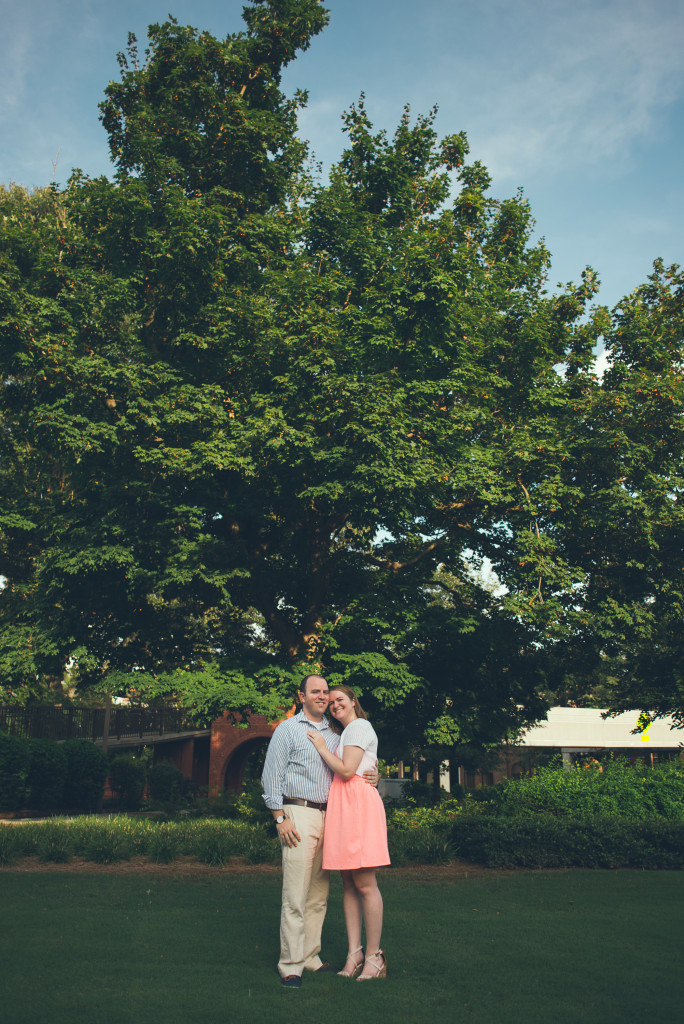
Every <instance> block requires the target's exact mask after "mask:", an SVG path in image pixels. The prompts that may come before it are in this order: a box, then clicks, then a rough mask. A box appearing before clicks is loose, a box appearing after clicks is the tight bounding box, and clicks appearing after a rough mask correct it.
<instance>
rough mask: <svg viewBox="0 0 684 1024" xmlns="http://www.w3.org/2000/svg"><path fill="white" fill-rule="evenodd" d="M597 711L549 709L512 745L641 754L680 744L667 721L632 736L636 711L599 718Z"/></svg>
mask: <svg viewBox="0 0 684 1024" xmlns="http://www.w3.org/2000/svg"><path fill="white" fill-rule="evenodd" d="M603 714H605V711H602V710H601V709H600V708H551V709H550V710H549V713H548V715H547V716H546V721H545V722H539V723H538V724H537V725H533V726H532V727H531V728H530V729H528V730H527V732H525V733H524V734H523V736H522V738H521V739H519V740H518V741H517V743H516V746H522V747H564V748H566V749H568V750H596V749H599V748H601V747H606V748H609V749H610V748H613V749H618V748H624V747H638V748H639V749H641V750H649V749H651V750H652V749H653V748H654V747H657V748H659V749H661V750H662V749H663V748H670V749H673V748H674V749H676V748H677V747H680V746H681V745H682V743H684V729H682V728H679V729H673V728H671V726H672V725H673V724H674V723H673V720H672V718H671V717H669V716H668V718H659V719H657V721H655V722H653V723H652V724H651V725H650V726H649V728H648V729H647V730H646V732H645V733H642V734H640V733H633V732H632V729H635V728H636V724H637V719H638V718H639V712H638V711H629V712H626V713H624V714H621V715H616V716H615V717H614V718H602V717H601V716H602V715H603Z"/></svg>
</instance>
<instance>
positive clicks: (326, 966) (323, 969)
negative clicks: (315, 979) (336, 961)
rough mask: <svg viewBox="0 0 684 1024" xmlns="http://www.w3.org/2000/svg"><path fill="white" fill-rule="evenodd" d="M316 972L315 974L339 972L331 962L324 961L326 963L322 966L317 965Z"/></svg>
mask: <svg viewBox="0 0 684 1024" xmlns="http://www.w3.org/2000/svg"><path fill="white" fill-rule="evenodd" d="M314 973H315V974H337V971H336V970H335V968H334V967H332V966H331V965H330V964H329V963H324V964H321V966H320V967H317V968H316V970H315V972H314Z"/></svg>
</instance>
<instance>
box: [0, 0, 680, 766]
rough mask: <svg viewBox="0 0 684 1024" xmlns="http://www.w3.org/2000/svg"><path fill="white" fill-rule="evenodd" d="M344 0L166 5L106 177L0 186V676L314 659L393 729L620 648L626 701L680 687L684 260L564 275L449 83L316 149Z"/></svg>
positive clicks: (265, 679)
mask: <svg viewBox="0 0 684 1024" xmlns="http://www.w3.org/2000/svg"><path fill="white" fill-rule="evenodd" d="M326 20H327V15H326V12H325V11H324V10H323V9H322V8H321V7H320V5H319V4H318V3H317V2H315V0H254V2H252V4H251V6H249V7H247V8H246V9H245V21H246V26H247V28H246V31H245V32H243V33H240V34H237V35H234V36H230V37H228V38H227V39H226V40H224V41H220V40H217V39H215V38H213V37H211V36H210V35H208V34H207V33H198V32H197V31H196V30H195V29H192V28H184V27H181V26H179V25H178V24H177V23H176V22H175V21H173V20H171V21H169V22H167V23H166V24H164V25H161V26H152V27H151V29H150V32H149V47H148V50H147V51H146V58H145V63H144V64H143V65H142V66H141V65H140V61H139V57H138V52H137V44H136V41H135V40H134V39H133V38H131V39H130V40H129V49H128V52H127V54H126V55H121V56H120V64H121V71H122V73H121V82H119V83H111V84H110V86H109V87H108V89H107V90H106V99H105V101H104V102H103V103H102V104H101V111H102V121H103V124H104V126H105V128H106V129H107V131H108V133H109V138H110V147H111V152H112V156H113V159H114V161H115V164H116V168H117V172H116V176H115V177H114V179H113V180H108V179H106V178H98V179H94V180H91V179H88V178H86V177H84V176H83V175H82V174H80V173H79V172H76V173H75V174H74V175H73V176H72V178H71V180H70V182H69V183H68V185H67V186H66V188H64V189H59V188H56V187H52V188H47V189H44V190H39V191H38V192H35V193H33V194H28V193H26V192H25V191H24V190H22V189H20V188H16V187H15V188H11V189H9V190H4V191H3V192H2V193H1V194H0V206H1V209H2V217H3V231H2V240H1V242H0V276H1V277H2V280H3V285H4V287H3V292H2V298H1V299H0V302H1V303H2V305H1V307H0V332H1V341H2V354H1V355H0V359H1V361H2V367H1V369H2V383H1V384H0V416H1V420H0V446H1V449H0V476H1V477H2V494H3V505H2V513H1V515H2V518H1V520H0V530H1V541H2V544H1V553H2V557H1V561H0V572H2V574H3V575H4V576H5V578H6V581H7V583H6V586H5V587H4V589H3V590H2V592H1V593H0V630H1V632H2V655H1V659H0V673H1V676H2V678H1V679H0V682H2V685H3V687H4V688H5V692H6V694H8V695H14V697H13V699H22V700H24V699H30V698H31V696H32V695H34V696H35V695H37V694H38V693H39V692H40V690H41V688H43V687H44V686H45V685H46V682H49V681H50V680H59V679H61V678H62V676H63V674H64V672H65V669H66V667H67V666H70V671H71V672H72V674H73V675H74V678H75V679H76V680H77V681H78V683H79V685H80V686H81V687H87V686H89V685H94V684H101V683H103V681H104V682H105V683H106V685H107V686H108V687H110V688H111V687H115V686H118V687H125V688H128V689H129V690H130V689H137V690H139V691H141V692H145V693H156V694H164V693H168V694H170V693H174V694H178V695H180V696H181V697H182V699H184V700H185V702H187V703H191V704H193V705H194V706H195V707H196V709H197V713H198V715H199V716H200V717H204V718H206V719H208V718H211V717H212V716H214V715H215V714H217V713H219V712H220V711H222V710H223V709H224V708H228V707H230V708H232V709H233V710H241V709H246V708H251V709H252V710H258V711H264V712H266V713H268V714H274V713H275V712H276V709H277V708H279V707H282V705H283V703H284V702H285V701H286V700H287V698H288V697H289V696H290V695H291V693H292V688H293V686H292V684H293V680H294V679H296V678H298V676H299V675H300V674H301V672H302V671H303V670H306V669H307V668H312V667H316V668H317V669H318V670H320V671H324V672H325V673H326V676H327V678H328V679H329V680H330V681H340V680H342V679H344V680H346V681H348V682H351V683H353V684H356V685H358V686H359V687H360V689H361V690H362V691H363V694H364V698H365V700H366V701H367V702H369V703H370V704H371V706H372V707H373V708H374V710H375V711H376V713H377V714H378V716H380V717H381V718H382V720H383V721H384V723H385V727H386V729H387V731H388V733H391V734H392V735H393V736H394V737H395V738H396V740H397V744H399V743H400V742H407V743H408V742H410V743H413V744H418V745H420V744H423V745H424V744H426V743H429V744H432V745H435V746H450V745H453V744H454V743H478V744H486V743H489V742H495V741H497V740H499V739H501V738H502V737H503V736H505V735H506V734H507V733H509V732H510V731H511V730H514V729H516V728H518V727H520V726H521V725H524V724H525V723H528V722H531V721H534V720H536V719H537V718H538V717H539V716H540V715H541V714H543V711H544V709H545V707H546V697H545V694H548V692H549V691H550V690H553V689H554V687H555V688H556V689H557V688H558V687H562V685H563V679H564V677H565V676H566V675H567V674H568V672H570V671H572V668H573V666H576V665H580V664H581V665H583V666H584V667H585V668H587V670H588V671H590V670H591V669H592V666H594V667H595V666H596V665H597V664H598V663H599V661H600V659H601V658H605V657H606V656H610V658H611V659H612V661H611V665H612V666H613V670H614V679H615V680H616V682H615V683H614V688H613V697H612V699H613V702H614V706H615V707H616V708H617V707H632V706H633V707H636V708H639V709H645V710H648V711H650V712H653V713H671V712H676V713H677V714H681V713H682V709H683V708H684V702H683V701H682V678H681V672H680V669H679V665H680V664H681V658H678V656H677V655H678V653H679V652H680V651H681V640H680V639H679V636H680V631H679V630H678V628H677V627H678V625H679V623H680V622H681V616H682V607H681V602H682V589H681V579H682V576H681V573H682V568H683V564H682V556H683V545H682V540H683V536H684V535H683V532H682V505H681V486H682V474H681V466H682V408H683V402H684V391H683V386H682V337H683V335H682V290H683V285H684V281H683V279H682V275H681V273H680V272H679V270H678V268H669V269H668V268H665V267H663V266H662V265H661V264H659V263H656V265H655V269H654V274H653V276H652V278H651V279H650V281H649V282H648V283H647V284H646V285H644V286H643V287H641V288H639V289H637V290H636V291H635V292H633V293H632V295H630V296H628V297H627V298H626V299H625V300H623V302H622V303H621V304H619V305H618V307H617V308H616V310H614V311H613V313H612V314H610V313H609V312H608V311H607V310H606V309H604V308H602V307H600V306H597V307H594V306H592V305H591V303H592V301H593V300H594V297H595V295H596V292H597V288H598V280H597V278H596V275H595V274H594V273H593V271H591V270H589V269H588V270H587V271H585V273H584V275H583V277H582V280H581V282H580V283H579V284H577V285H572V284H569V285H567V286H565V287H564V288H563V289H561V290H560V291H558V292H557V293H551V292H549V290H548V274H549V265H550V257H549V253H548V252H547V250H546V248H545V246H544V244H543V243H542V242H535V241H534V240H533V233H534V222H533V220H532V216H531V212H530V209H529V206H528V204H527V201H526V200H525V199H524V197H523V196H522V194H518V195H516V196H514V197H512V198H510V199H507V200H495V199H493V198H491V197H490V195H489V187H490V179H489V176H488V174H487V172H486V170H485V168H484V167H483V166H482V165H481V164H480V163H478V162H477V161H475V162H468V143H467V139H466V137H465V135H464V134H463V133H459V134H455V135H452V136H450V137H448V138H446V139H442V140H440V139H439V138H438V137H437V135H436V132H435V129H434V111H433V112H432V113H430V114H428V115H426V116H419V117H417V118H415V119H413V118H412V117H411V114H410V111H408V110H406V111H405V114H404V116H403V117H402V119H401V122H400V124H399V125H398V127H397V129H396V132H395V133H394V135H393V136H392V137H389V136H388V135H387V134H386V133H384V132H382V131H376V130H375V129H374V127H373V125H372V124H371V122H370V119H369V116H368V114H367V111H366V109H365V106H364V101H363V97H361V99H360V100H359V102H358V103H357V104H355V105H354V106H353V107H352V108H351V109H350V110H349V111H347V113H346V114H345V115H344V124H345V130H346V134H347V146H346V149H345V150H344V152H343V154H342V155H341V158H340V160H339V162H338V163H337V164H336V165H335V166H334V167H333V169H332V171H331V173H330V178H329V181H325V182H321V181H319V180H318V179H317V177H316V176H315V175H313V174H312V173H311V172H310V170H309V169H308V168H307V165H306V163H305V161H306V146H305V145H304V143H303V142H301V141H300V140H299V139H298V137H297V135H296V112H297V108H298V107H299V106H300V105H301V104H302V103H303V102H304V101H305V97H304V96H303V95H298V96H297V97H295V99H294V100H288V99H287V98H285V97H284V96H283V94H282V93H281V91H280V73H281V70H282V68H283V67H284V66H285V65H286V64H287V63H288V62H289V61H291V60H292V59H293V58H294V57H295V55H296V53H297V51H299V50H302V49H305V48H306V47H307V46H308V45H309V42H310V40H311V38H312V37H313V36H314V35H315V34H316V33H317V32H318V31H320V30H321V29H322V28H323V26H324V24H325V22H326ZM600 338H603V339H604V342H605V344H606V347H607V349H608V352H609V354H610V362H609V369H608V371H607V372H606V374H605V375H604V377H603V378H602V379H599V378H598V377H597V375H596V373H595V370H594V349H595V346H596V344H597V341H598V340H599V339H600Z"/></svg>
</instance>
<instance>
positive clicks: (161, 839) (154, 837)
mask: <svg viewBox="0 0 684 1024" xmlns="http://www.w3.org/2000/svg"><path fill="white" fill-rule="evenodd" d="M180 849H181V836H180V834H179V832H178V829H177V828H176V827H175V826H173V825H168V824H160V825H154V826H153V827H152V829H151V831H150V833H149V836H148V841H147V846H146V853H147V856H148V857H149V858H150V859H151V860H153V861H155V862H156V863H157V864H171V863H172V862H173V861H174V860H175V859H176V857H177V856H178V854H179V853H180Z"/></svg>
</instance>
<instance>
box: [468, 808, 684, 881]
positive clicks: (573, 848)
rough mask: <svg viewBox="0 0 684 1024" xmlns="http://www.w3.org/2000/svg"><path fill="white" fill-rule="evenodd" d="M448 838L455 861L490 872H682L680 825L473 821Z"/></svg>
mask: <svg viewBox="0 0 684 1024" xmlns="http://www.w3.org/2000/svg"><path fill="white" fill-rule="evenodd" d="M451 838H452V842H453V847H454V850H455V852H456V854H457V856H459V857H463V858H464V859H465V860H470V861H473V862H474V863H477V864H484V865H486V866H487V867H494V868H515V867H525V868H560V867H579V868H619V867H634V868H682V867H684V822H668V821H657V820H651V821H640V822H634V821H629V820H628V819H626V818H624V817H621V816H610V817H596V818H594V819H590V818H581V819H571V818H562V817H553V816H551V815H547V816H538V817H527V818H523V817H520V818H513V819H511V818H492V817H473V818H459V819H457V820H456V821H455V822H454V825H453V827H452V832H451Z"/></svg>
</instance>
